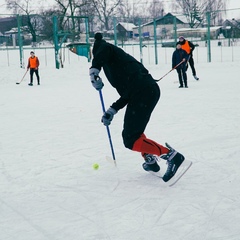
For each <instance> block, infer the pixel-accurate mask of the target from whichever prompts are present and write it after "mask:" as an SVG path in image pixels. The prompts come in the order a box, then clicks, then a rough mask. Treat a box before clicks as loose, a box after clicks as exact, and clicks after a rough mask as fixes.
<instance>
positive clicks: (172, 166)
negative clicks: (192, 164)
mask: <svg viewBox="0 0 240 240" xmlns="http://www.w3.org/2000/svg"><path fill="white" fill-rule="evenodd" d="M166 147H167V148H169V150H170V151H169V153H168V154H165V155H162V156H161V158H163V159H165V160H167V164H168V167H167V171H166V173H165V174H164V176H163V178H162V179H163V181H164V182H167V181H169V180H170V179H171V178H172V177H173V176H174V175H175V173H176V172H177V170H178V168H179V167H180V165H181V164H182V163H183V161H184V159H185V158H184V156H183V155H182V154H181V153H179V152H177V151H176V150H175V149H173V148H172V147H171V146H170V145H169V144H167V143H166Z"/></svg>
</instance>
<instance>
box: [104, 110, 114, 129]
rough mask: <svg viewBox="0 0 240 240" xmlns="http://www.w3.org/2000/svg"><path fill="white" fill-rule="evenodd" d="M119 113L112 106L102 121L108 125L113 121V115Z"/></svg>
mask: <svg viewBox="0 0 240 240" xmlns="http://www.w3.org/2000/svg"><path fill="white" fill-rule="evenodd" d="M116 113H117V111H116V110H115V109H114V108H112V107H110V108H109V109H108V110H107V111H106V112H105V113H104V114H103V116H102V123H103V125H104V126H108V125H110V124H111V121H112V120H113V116H114V115H115V114H116Z"/></svg>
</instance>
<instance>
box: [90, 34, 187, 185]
mask: <svg viewBox="0 0 240 240" xmlns="http://www.w3.org/2000/svg"><path fill="white" fill-rule="evenodd" d="M101 69H103V71H104V73H105V75H106V77H107V79H108V81H109V82H110V84H111V85H112V86H113V87H114V88H115V89H116V90H117V92H118V93H119V95H120V98H119V99H118V100H117V101H116V102H114V103H113V104H112V105H111V107H110V108H109V109H108V110H107V111H106V112H105V113H104V115H103V116H102V122H103V124H104V125H105V126H108V125H110V123H111V121H112V119H113V117H114V115H115V114H116V113H117V112H118V111H119V110H120V109H122V108H124V107H125V106H127V107H126V112H125V116H124V124H123V131H122V137H123V143H124V145H125V147H126V148H129V149H131V150H133V151H137V152H140V153H141V154H142V156H143V158H144V160H145V162H144V163H143V168H144V170H146V171H153V172H159V170H160V167H159V165H158V164H157V160H158V159H157V157H156V156H161V158H163V159H166V160H167V161H168V169H167V171H166V173H165V175H164V176H163V180H164V181H165V182H166V181H168V180H170V179H171V178H172V177H173V176H174V174H175V172H176V171H177V169H178V167H179V166H180V165H181V164H182V162H183V161H184V156H183V155H182V154H180V153H178V152H177V151H176V150H174V149H173V148H171V147H170V146H169V145H168V144H166V147H165V146H162V145H160V144H158V143H157V142H155V141H153V140H151V139H149V138H147V137H146V136H145V134H144V131H145V128H146V126H147V124H148V122H149V120H150V117H151V113H152V111H153V109H154V108H155V106H156V104H157V102H158V100H159V98H160V89H159V86H158V84H157V83H156V81H155V80H154V79H153V78H152V76H151V75H150V74H149V72H148V70H147V69H146V68H145V67H144V66H143V65H142V64H141V63H140V62H138V61H137V60H136V59H135V58H134V57H132V56H130V55H129V54H127V53H126V52H124V51H123V50H122V49H121V48H119V47H117V46H114V45H112V44H110V43H107V42H106V41H105V40H103V39H102V34H101V33H96V34H95V42H94V46H93V60H92V66H91V68H90V70H89V75H90V80H91V83H92V85H93V87H94V88H95V89H96V90H98V91H100V90H101V89H102V88H103V82H102V79H101V78H100V77H99V72H100V71H101Z"/></svg>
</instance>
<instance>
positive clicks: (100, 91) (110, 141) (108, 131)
mask: <svg viewBox="0 0 240 240" xmlns="http://www.w3.org/2000/svg"><path fill="white" fill-rule="evenodd" d="M99 96H100V100H101V104H102V110H103V113H105V112H106V110H105V106H104V100H103V95H102V90H99ZM106 129H107V134H108V139H109V143H110V148H111V151H112V157H113V160H116V158H115V154H114V150H113V144H112V138H111V134H110V129H109V126H106Z"/></svg>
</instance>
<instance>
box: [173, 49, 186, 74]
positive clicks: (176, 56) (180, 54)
mask: <svg viewBox="0 0 240 240" xmlns="http://www.w3.org/2000/svg"><path fill="white" fill-rule="evenodd" d="M184 58H185V60H186V61H187V60H188V54H187V52H186V51H185V50H183V49H181V48H180V49H176V50H175V51H174V52H173V55H172V68H174V67H175V66H176V65H178V64H179V63H180V62H181V61H182V60H183V59H184ZM186 61H185V62H183V63H182V64H180V65H179V66H178V67H177V68H176V69H181V68H184V67H185V66H186Z"/></svg>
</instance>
